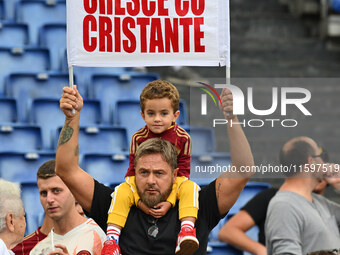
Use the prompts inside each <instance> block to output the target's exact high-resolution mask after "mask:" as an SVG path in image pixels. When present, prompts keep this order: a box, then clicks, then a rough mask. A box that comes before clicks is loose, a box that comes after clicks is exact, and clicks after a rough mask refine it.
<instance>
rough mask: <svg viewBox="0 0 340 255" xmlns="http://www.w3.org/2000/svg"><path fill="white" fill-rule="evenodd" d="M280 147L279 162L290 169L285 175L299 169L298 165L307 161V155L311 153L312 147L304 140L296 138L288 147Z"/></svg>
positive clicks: (290, 174)
mask: <svg viewBox="0 0 340 255" xmlns="http://www.w3.org/2000/svg"><path fill="white" fill-rule="evenodd" d="M284 147H285V146H283V147H282V148H281V151H280V164H281V165H282V166H285V167H287V169H290V172H285V175H286V176H287V177H290V176H292V175H294V174H295V173H297V172H298V171H299V167H300V166H303V165H305V164H307V163H308V157H310V156H311V155H313V153H314V149H313V147H312V145H310V144H309V143H308V142H306V141H302V140H297V141H295V142H293V143H292V145H291V146H290V148H288V149H286V150H285V149H284Z"/></svg>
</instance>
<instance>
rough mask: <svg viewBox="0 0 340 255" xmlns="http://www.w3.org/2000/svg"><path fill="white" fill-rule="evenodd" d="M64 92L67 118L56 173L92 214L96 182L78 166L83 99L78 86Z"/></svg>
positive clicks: (62, 97)
mask: <svg viewBox="0 0 340 255" xmlns="http://www.w3.org/2000/svg"><path fill="white" fill-rule="evenodd" d="M63 91H64V93H63V94H62V96H61V99H60V109H61V110H62V111H63V112H64V114H65V116H66V118H65V124H64V126H63V129H62V130H61V132H60V136H59V141H58V147H57V154H56V173H57V175H58V176H59V177H60V178H61V179H62V180H63V181H64V182H65V184H66V185H67V187H68V188H69V189H70V190H71V192H72V194H73V195H74V197H75V199H76V200H77V201H78V202H79V204H80V205H81V206H82V207H83V209H84V210H86V211H87V212H90V210H91V204H92V198H93V192H94V180H93V178H92V177H91V176H90V175H89V174H87V173H86V172H85V171H84V170H82V169H81V168H80V167H79V165H78V160H79V146H78V135H79V117H80V111H81V108H82V107H83V99H82V97H81V95H80V94H79V92H78V90H77V88H76V86H75V88H74V89H72V88H70V87H64V88H63ZM72 109H74V114H72Z"/></svg>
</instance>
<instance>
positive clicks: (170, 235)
mask: <svg viewBox="0 0 340 255" xmlns="http://www.w3.org/2000/svg"><path fill="white" fill-rule="evenodd" d="M63 90H64V94H63V95H62V98H61V100H60V108H61V109H62V110H63V112H64V114H65V115H66V120H65V124H64V127H63V129H62V131H61V134H60V138H59V142H58V148H57V154H56V162H57V166H56V172H57V174H58V175H59V176H60V177H61V178H62V179H63V181H64V182H65V183H66V185H67V186H68V187H69V189H70V190H71V191H72V193H73V195H74V196H75V198H76V200H77V201H78V202H79V204H81V205H82V207H83V208H84V210H85V211H87V212H88V215H89V216H91V217H92V218H93V219H94V220H95V221H96V222H97V223H98V224H99V225H100V226H101V227H102V228H103V229H104V230H106V219H107V212H108V209H109V206H110V203H111V199H112V197H111V194H112V192H113V190H112V189H111V188H109V187H106V186H104V185H103V184H100V183H98V182H97V181H95V180H94V179H93V178H92V177H91V176H90V175H89V174H87V173H86V172H85V171H84V170H82V169H81V168H80V167H79V165H78V156H79V155H78V135H79V134H78V130H79V117H80V110H81V108H82V106H83V100H82V98H81V96H80V94H79V93H78V91H77V89H76V88H74V89H71V88H69V87H65V88H64V89H63ZM221 100H222V105H221V109H222V111H223V113H224V116H225V118H226V119H227V120H228V123H227V124H226V126H227V130H228V136H229V143H230V153H231V157H232V163H233V168H234V169H237V170H239V169H240V168H241V166H253V164H254V162H253V157H252V154H251V150H250V146H249V144H248V141H247V139H246V137H245V135H244V133H243V131H242V128H241V126H240V125H239V124H237V123H238V119H237V117H236V116H235V115H233V114H232V111H233V108H232V94H231V92H230V91H229V90H226V89H223V90H222V94H221ZM72 109H74V110H75V113H74V114H72V111H71V110H72ZM230 122H234V123H235V124H232V125H231V124H230ZM159 140H160V139H159V138H157V139H155V140H154V139H150V140H148V141H146V142H144V143H143V144H142V146H140V147H138V150H139V151H140V153H141V156H140V157H139V158H138V157H137V153H136V159H135V162H136V164H135V166H136V178H135V180H136V186H137V188H138V189H139V192H140V194H141V196H140V197H141V199H146V200H147V199H151V200H152V199H156V198H157V200H158V199H160V200H163V201H165V200H166V198H167V197H166V194H167V188H169V187H171V186H172V181H173V180H174V178H175V177H176V173H177V169H173V168H172V167H171V160H172V161H175V162H177V158H176V153H174V154H171V153H170V155H171V156H170V159H169V157H168V156H167V154H168V152H167V151H168V149H167V150H165V149H162V150H160V151H159V152H157V151H154V150H152V149H151V148H155V147H157V145H156V144H157V143H159ZM164 142H165V141H164ZM149 143H151V144H149ZM153 143H154V144H153ZM165 147H167V146H165ZM172 150H174V149H172ZM170 151H171V150H170ZM252 174H253V173H252V172H247V173H243V174H242V173H239V172H237V173H229V172H226V173H223V174H222V175H221V176H220V177H218V178H217V179H216V180H215V181H214V182H212V183H211V184H209V185H208V186H206V187H204V188H203V189H202V190H201V191H200V193H199V212H198V219H197V221H196V229H197V238H198V240H199V242H200V245H199V249H198V250H197V251H196V252H195V254H206V248H207V242H208V235H209V233H210V231H211V230H212V229H213V227H214V226H215V225H216V224H217V223H218V221H219V220H220V218H221V217H223V216H225V214H226V213H227V212H228V211H229V209H230V208H231V207H232V206H233V204H234V203H235V201H236V200H237V198H238V196H239V194H240V193H241V191H242V189H243V188H244V186H245V184H246V183H247V181H248V179H249V177H250V176H251V175H252ZM143 195H144V196H143ZM143 201H144V200H143ZM149 202H150V201H149ZM146 204H148V203H146ZM179 229H180V221H179V219H178V208H177V205H176V206H175V207H174V208H171V209H170V210H169V211H168V212H167V214H166V215H165V216H163V217H162V218H160V219H154V218H152V217H150V216H149V215H147V214H145V213H144V212H142V211H141V210H140V209H138V208H136V207H132V208H131V210H130V213H129V216H128V218H127V221H126V225H125V227H124V229H123V231H122V233H121V237H120V247H121V251H122V254H124V255H128V254H133V255H136V254H157V255H159V254H162V255H165V254H174V253H175V247H176V237H177V233H178V232H179ZM182 254H187V253H182Z"/></svg>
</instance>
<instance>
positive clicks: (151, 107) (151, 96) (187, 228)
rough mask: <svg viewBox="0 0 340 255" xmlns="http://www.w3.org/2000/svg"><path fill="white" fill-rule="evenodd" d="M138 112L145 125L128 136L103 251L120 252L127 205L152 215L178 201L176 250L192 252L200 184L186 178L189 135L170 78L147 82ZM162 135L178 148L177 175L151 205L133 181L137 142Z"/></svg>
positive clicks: (187, 172) (188, 158)
mask: <svg viewBox="0 0 340 255" xmlns="http://www.w3.org/2000/svg"><path fill="white" fill-rule="evenodd" d="M140 106H141V115H142V117H143V119H144V121H145V123H146V125H145V126H144V127H143V128H141V129H140V130H138V131H137V132H136V133H135V134H134V135H133V136H132V139H131V145H130V156H129V169H128V171H127V173H126V176H125V182H124V183H122V184H120V185H119V186H117V187H116V188H115V192H114V194H113V195H112V197H113V199H112V202H111V206H110V210H109V213H108V221H107V222H108V227H107V238H108V241H106V242H105V243H104V248H103V250H102V255H104V254H111V255H112V254H120V249H119V245H118V243H119V235H120V232H121V230H122V228H124V225H125V222H126V219H127V216H128V214H129V211H130V208H131V206H133V205H136V206H137V207H139V208H140V209H142V210H143V211H144V212H145V213H148V214H150V215H151V216H153V217H154V218H160V217H162V216H164V215H165V214H166V212H167V211H168V210H169V209H170V208H171V206H175V204H176V201H177V200H178V201H179V219H180V221H181V230H180V233H179V234H178V237H177V246H176V251H175V252H176V254H189V255H190V254H192V253H194V252H195V251H196V250H197V249H198V246H199V242H198V240H197V238H196V229H195V221H196V219H197V213H198V192H199V190H200V187H199V186H198V185H197V184H196V183H194V182H192V181H190V180H189V175H190V161H191V138H190V136H189V134H188V133H187V132H186V131H185V130H184V129H183V128H181V127H180V126H178V125H177V124H176V122H175V121H176V119H177V118H178V116H179V113H180V112H179V110H178V108H179V93H178V90H177V89H176V87H175V86H174V85H172V84H171V83H169V82H166V81H161V80H156V81H152V82H150V83H148V84H147V85H146V86H145V88H144V89H143V91H142V93H141V95H140ZM155 137H158V138H162V139H165V140H168V141H169V142H171V143H172V144H173V145H174V146H175V148H176V150H177V155H178V158H177V167H178V168H177V169H178V173H177V178H176V181H175V182H174V184H173V186H172V190H171V191H169V192H171V193H170V195H169V197H168V199H167V201H165V202H160V203H158V204H157V205H156V206H154V207H153V208H150V207H149V205H146V204H144V203H143V202H142V201H141V200H140V197H139V194H138V192H137V188H136V185H135V162H134V160H135V152H136V150H137V148H138V146H139V145H140V144H141V143H143V142H144V141H146V140H148V139H151V138H155Z"/></svg>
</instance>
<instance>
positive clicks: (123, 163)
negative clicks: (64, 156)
mask: <svg viewBox="0 0 340 255" xmlns="http://www.w3.org/2000/svg"><path fill="white" fill-rule="evenodd" d="M81 165H82V168H83V169H84V170H85V171H86V172H88V173H89V174H90V175H91V176H92V177H93V178H95V179H96V180H98V181H99V182H102V183H107V184H108V183H121V182H123V181H124V177H125V174H126V171H127V169H128V168H129V154H128V153H123V154H122V153H118V154H117V153H116V154H107V153H106V154H85V155H84V156H83V158H82V164H81Z"/></svg>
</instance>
